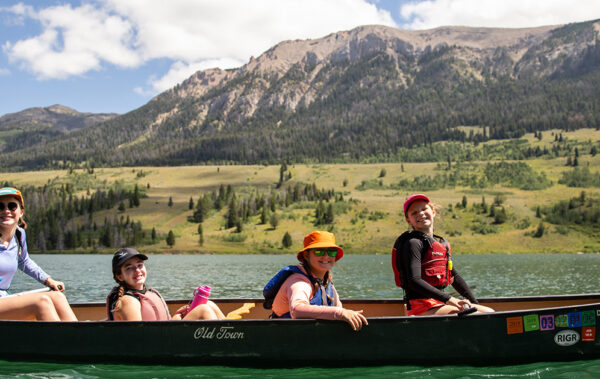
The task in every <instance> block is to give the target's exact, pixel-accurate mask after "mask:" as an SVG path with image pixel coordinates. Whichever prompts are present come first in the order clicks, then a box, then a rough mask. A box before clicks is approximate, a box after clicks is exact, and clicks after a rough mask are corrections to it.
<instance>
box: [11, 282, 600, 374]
mask: <svg viewBox="0 0 600 379" xmlns="http://www.w3.org/2000/svg"><path fill="white" fill-rule="evenodd" d="M214 301H215V302H216V303H217V304H218V305H219V306H220V307H221V309H223V311H224V313H226V314H227V313H229V316H230V317H233V319H227V320H219V321H127V322H111V321H105V320H103V318H104V317H105V309H104V304H103V303H75V304H72V307H73V309H74V311H75V313H76V314H77V316H78V318H79V320H84V321H78V322H39V321H0V335H1V336H2V337H3V340H4V341H11V342H10V343H3V344H0V357H1V359H5V360H6V359H9V360H19V361H26V360H35V361H60V362H87V363H127V364H178V365H209V364H219V365H229V366H258V367H261V366H263V367H264V366H266V367H299V366H327V367H331V366H363V365H384V364H393V365H402V364H411V365H447V364H468V365H492V364H517V363H526V362H540V361H556V360H560V361H568V360H577V359H598V358H600V340H599V339H598V337H597V335H596V326H597V325H598V324H599V321H598V319H599V318H600V293H598V294H578V295H559V296H535V297H533V296H531V297H518V298H486V299H480V302H481V303H482V304H484V305H488V306H490V307H492V308H494V309H496V310H497V311H498V312H495V313H489V314H470V315H465V316H464V317H458V316H456V315H453V316H426V317H414V316H406V315H405V310H404V304H403V301H402V300H401V299H383V300H352V299H349V300H344V301H343V302H344V305H345V306H346V307H348V308H351V309H355V310H359V309H362V310H364V313H365V315H366V316H367V318H368V321H369V325H368V326H366V327H364V328H363V329H362V330H360V331H358V332H354V331H352V330H351V328H350V327H349V325H348V324H346V323H345V322H341V321H328V320H289V319H288V320H282V319H277V320H272V319H269V318H268V316H269V311H267V310H265V309H263V307H262V299H261V300H258V299H217V300H214ZM186 302H187V301H184V300H173V301H168V304H169V307H170V308H171V309H172V310H174V309H177V308H178V307H179V306H181V305H182V304H185V303H186ZM236 309H241V312H236V311H235V310H236ZM244 312H245V313H244ZM237 313H242V314H241V315H237V317H241V318H238V319H235V317H236V314H237Z"/></svg>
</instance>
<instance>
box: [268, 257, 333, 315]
mask: <svg viewBox="0 0 600 379" xmlns="http://www.w3.org/2000/svg"><path fill="white" fill-rule="evenodd" d="M292 274H301V275H304V276H305V277H307V278H308V280H310V282H311V284H313V285H314V284H315V283H317V284H318V285H317V291H316V292H315V295H314V296H313V297H312V299H310V304H311V305H320V306H329V307H332V306H336V305H337V302H336V300H335V296H334V293H333V283H332V282H331V281H329V283H327V287H324V286H323V285H322V284H321V283H320V280H318V279H316V278H314V277H312V276H310V275H308V274H306V273H304V272H303V271H302V270H301V269H300V267H298V266H295V265H290V266H286V267H284V268H282V269H281V270H279V272H278V273H277V274H275V276H274V277H272V278H271V280H269V282H268V283H267V285H266V286H265V288H264V289H263V296H264V297H265V301H264V303H263V307H264V308H265V309H271V308H272V307H273V300H275V296H276V295H277V293H278V292H279V289H280V288H281V286H282V285H283V283H284V282H285V281H286V279H287V278H289V276H290V275H292ZM291 317H292V316H291V315H290V312H287V313H284V314H282V315H281V316H278V315H276V314H275V312H273V314H271V318H291Z"/></svg>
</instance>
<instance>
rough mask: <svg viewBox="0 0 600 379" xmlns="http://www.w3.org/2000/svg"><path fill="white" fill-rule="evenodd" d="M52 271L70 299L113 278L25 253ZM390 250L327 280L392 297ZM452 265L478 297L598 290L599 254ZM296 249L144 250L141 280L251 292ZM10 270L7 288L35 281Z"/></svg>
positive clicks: (97, 259) (357, 259)
mask: <svg viewBox="0 0 600 379" xmlns="http://www.w3.org/2000/svg"><path fill="white" fill-rule="evenodd" d="M32 257H33V258H34V260H35V261H36V262H37V263H38V264H39V265H40V266H41V267H42V268H44V270H46V271H47V272H48V273H49V274H50V275H52V277H53V278H55V279H59V280H62V281H64V282H65V285H66V287H67V297H68V298H69V300H70V301H72V302H78V301H104V299H105V297H106V295H107V293H108V291H109V290H110V288H112V286H113V285H115V283H114V280H113V278H112V272H111V259H112V255H87V254H78V255H67V254H60V255H49V254H41V255H40V254H38V255H33V256H32ZM390 260H391V259H390V256H389V255H350V254H347V255H345V256H344V258H343V259H342V260H340V261H339V262H338V263H337V264H336V266H335V268H334V270H333V273H334V281H335V283H336V288H337V289H338V291H339V293H340V296H341V297H342V298H398V297H402V290H400V289H399V288H397V287H396V286H395V285H394V279H393V275H392V269H391V265H390ZM453 260H454V263H455V264H454V267H455V268H456V269H457V270H458V271H459V272H460V274H461V275H462V276H463V277H464V278H465V279H466V280H467V282H468V283H469V284H470V285H471V286H475V287H476V288H475V290H474V292H475V295H476V296H477V297H498V296H530V295H552V294H567V293H589V292H598V291H600V288H599V286H598V279H597V272H596V271H597V267H600V254H585V255H576V254H544V255H542V254H532V255H455V256H454V257H453ZM296 262H297V260H296V257H295V255H291V254H290V255H159V254H157V255H151V256H150V259H149V260H148V262H147V267H148V284H149V285H150V286H152V287H155V288H157V289H158V290H160V291H161V293H162V294H163V295H164V296H165V297H166V298H178V299H181V298H187V297H191V294H192V290H193V288H195V287H196V286H198V285H200V284H207V285H210V286H211V287H212V296H213V297H234V298H257V297H261V296H262V289H263V287H264V285H265V283H266V282H267V281H268V280H269V279H270V278H271V277H272V276H273V275H274V274H275V273H276V272H277V271H278V270H279V269H280V268H281V267H283V266H285V265H288V264H295V263H296ZM38 287H39V284H37V283H36V282H34V281H33V280H32V279H31V278H29V277H28V276H27V275H24V274H22V273H21V274H17V275H16V276H15V279H14V281H13V285H12V286H11V292H13V293H14V292H19V291H24V290H29V289H34V288H38Z"/></svg>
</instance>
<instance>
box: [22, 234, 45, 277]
mask: <svg viewBox="0 0 600 379" xmlns="http://www.w3.org/2000/svg"><path fill="white" fill-rule="evenodd" d="M19 230H20V232H21V245H22V246H23V250H22V251H21V256H20V257H19V269H20V270H21V271H23V272H24V273H26V274H27V275H29V276H31V277H32V278H33V279H35V280H37V281H38V282H40V283H42V284H44V283H45V282H46V280H47V279H48V278H49V277H50V275H48V274H46V272H45V271H44V270H42V268H41V267H40V266H38V265H37V263H35V262H34V261H33V259H31V258H29V254H28V253H27V241H26V238H25V230H24V229H21V228H19ZM15 238H18V237H17V234H16V233H15Z"/></svg>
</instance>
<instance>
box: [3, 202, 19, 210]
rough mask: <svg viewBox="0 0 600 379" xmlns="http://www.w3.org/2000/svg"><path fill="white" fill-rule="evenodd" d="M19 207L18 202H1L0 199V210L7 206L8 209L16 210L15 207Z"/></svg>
mask: <svg viewBox="0 0 600 379" xmlns="http://www.w3.org/2000/svg"><path fill="white" fill-rule="evenodd" d="M18 207H19V204H18V203H15V202H14V201H9V202H8V203H3V202H1V201H0V212H1V211H4V210H5V209H6V208H8V210H9V211H11V212H12V211H16V210H17V208H18Z"/></svg>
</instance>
